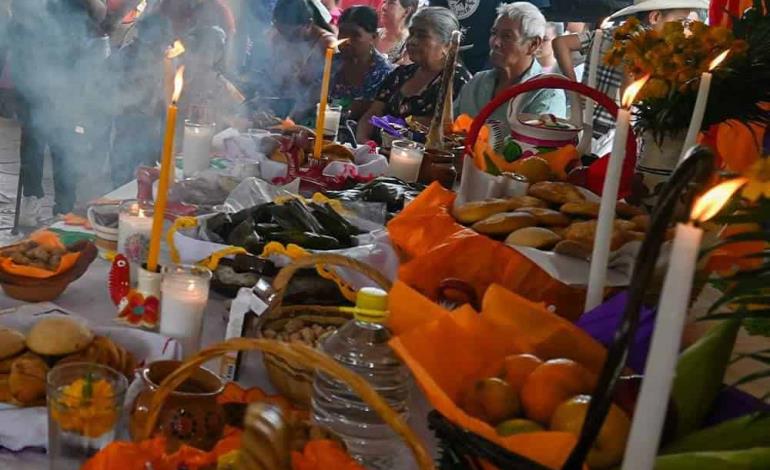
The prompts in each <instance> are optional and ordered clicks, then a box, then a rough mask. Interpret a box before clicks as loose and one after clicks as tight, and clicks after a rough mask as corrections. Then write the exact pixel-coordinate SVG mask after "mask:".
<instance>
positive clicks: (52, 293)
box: [0, 240, 97, 302]
mask: <svg viewBox="0 0 770 470" xmlns="http://www.w3.org/2000/svg"><path fill="white" fill-rule="evenodd" d="M67 248H68V249H69V250H70V251H79V252H80V257H78V260H77V262H76V263H75V265H74V266H72V268H71V269H69V270H67V271H65V272H63V273H60V274H57V275H56V276H52V277H49V278H46V279H38V278H33V277H25V276H17V275H14V274H9V273H6V272H4V271H2V270H0V288H2V289H3V292H5V294H6V295H7V296H8V297H11V298H13V299H17V300H22V301H24V302H48V301H51V300H54V299H56V298H57V297H59V296H60V295H61V294H62V292H64V290H65V289H66V288H67V286H68V285H70V284H71V283H73V282H74V281H76V280H77V279H79V278H80V276H82V275H83V274H84V273H85V272H86V270H88V267H89V266H90V265H91V263H92V262H93V261H94V259H96V254H97V250H96V246H95V245H94V244H93V243H91V242H89V241H85V240H82V241H79V242H77V243H74V244H72V245H70V246H68V247H67Z"/></svg>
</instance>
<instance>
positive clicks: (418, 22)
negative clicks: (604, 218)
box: [0, 0, 708, 223]
mask: <svg viewBox="0 0 770 470" xmlns="http://www.w3.org/2000/svg"><path fill="white" fill-rule="evenodd" d="M707 8H708V2H707V1H706V0H635V1H634V2H633V4H632V2H631V0H571V1H566V0H532V1H529V2H514V3H504V2H501V1H500V0H430V2H429V4H428V3H427V2H426V0H240V1H236V0H0V67H2V76H1V77H0V90H3V92H2V93H3V94H2V95H0V104H2V106H0V112H3V113H4V114H6V115H9V114H10V115H11V117H15V118H16V119H18V120H19V121H20V122H21V124H22V142H21V161H22V182H23V188H24V196H25V198H24V204H23V210H22V212H23V214H24V215H25V216H27V217H25V219H26V220H25V221H26V222H28V223H34V219H35V216H36V206H39V198H41V197H42V196H43V188H42V184H41V180H42V167H43V165H42V162H43V155H44V154H45V151H46V149H48V151H49V152H50V155H51V158H52V161H53V164H54V180H55V203H56V205H55V207H54V212H55V213H66V212H69V211H70V210H72V208H73V205H74V204H75V202H76V201H75V188H76V185H77V182H78V178H79V175H81V174H83V173H84V172H88V171H89V169H91V168H93V166H94V165H101V164H103V162H105V161H109V165H110V173H111V179H112V183H113V184H114V185H115V186H117V185H120V184H123V183H125V182H127V181H129V180H130V179H132V178H133V177H134V172H135V169H136V167H137V166H139V165H152V164H154V162H155V161H156V160H157V159H158V155H159V152H160V148H161V131H162V126H163V119H164V109H165V105H166V104H167V102H168V99H169V95H170V92H169V89H170V83H171V76H172V74H173V70H174V69H175V68H176V67H177V66H179V65H182V64H183V65H185V66H186V69H187V72H186V78H187V83H186V86H185V91H184V94H183V96H182V99H181V102H180V109H181V111H180V112H181V113H182V115H183V116H184V117H185V118H191V117H197V118H200V117H201V115H205V118H206V119H207V120H209V121H210V122H215V123H216V124H217V127H218V128H225V127H229V126H234V127H239V128H247V127H249V126H250V123H249V121H250V118H251V117H252V116H253V114H254V113H255V112H256V111H261V110H265V109H267V108H269V109H270V110H272V112H273V113H275V114H276V115H278V116H279V117H286V116H289V117H291V118H292V119H294V120H295V121H296V122H300V123H309V122H311V121H312V119H313V116H314V113H315V106H316V102H317V100H318V96H319V88H320V83H321V76H322V70H323V63H324V53H325V51H326V49H327V48H329V47H332V48H335V49H336V51H337V52H336V54H335V56H334V61H333V71H332V80H331V91H330V94H331V98H332V100H333V101H334V103H335V104H339V105H341V106H342V107H343V109H344V110H345V116H346V118H347V119H350V120H353V121H356V122H357V130H356V131H355V134H356V136H355V137H356V138H357V140H358V141H366V140H369V139H372V138H377V135H376V133H375V132H374V129H373V127H372V126H371V125H370V124H369V118H370V117H371V116H375V115H385V114H389V115H392V116H398V117H406V116H412V117H413V118H415V119H416V120H418V121H423V122H427V121H428V120H429V119H430V117H431V116H432V115H433V111H434V107H435V105H436V100H437V96H438V94H439V88H440V77H441V73H442V70H443V67H444V59H445V57H446V54H447V51H448V48H449V43H450V38H451V36H452V33H453V32H454V31H457V30H460V31H462V33H463V40H462V47H461V53H460V59H461V60H460V61H459V62H458V64H457V67H456V70H455V74H454V86H453V96H454V103H455V114H456V115H457V114H460V113H466V114H469V115H471V116H474V115H475V114H477V113H478V112H479V110H480V109H481V108H482V107H483V106H484V105H485V104H486V103H487V102H488V101H490V100H491V99H492V98H493V97H494V96H495V95H496V94H497V93H499V92H500V91H502V90H504V89H506V88H508V87H510V86H511V85H514V84H517V83H520V82H522V81H525V80H527V79H529V78H531V77H533V76H536V75H539V74H542V73H560V74H564V75H566V76H567V77H569V78H571V79H573V80H582V81H584V82H585V81H586V79H587V75H588V74H587V73H585V70H587V67H588V66H589V64H588V63H587V62H588V57H589V56H590V53H589V52H590V50H591V48H592V47H600V48H601V49H602V51H606V50H607V49H608V48H609V47H610V45H611V29H612V28H613V27H616V26H617V25H619V24H620V23H622V21H624V20H625V19H626V18H629V17H631V16H635V17H637V18H639V19H640V20H642V22H643V23H645V24H647V25H649V27H651V28H659V27H662V24H663V23H664V22H666V21H690V20H693V19H698V18H700V19H705V12H706V10H707ZM602 22H604V24H603V27H604V28H607V29H609V30H610V32H608V33H606V34H604V35H603V39H602V41H601V43H599V44H594V42H597V41H594V39H595V30H596V28H597V27H599V26H600V24H601V23H602ZM343 39H344V40H345V41H344V42H342V43H338V41H339V40H343ZM176 41H179V42H181V44H183V45H184V49H185V52H184V53H183V54H181V55H178V56H176V57H174V55H175V54H173V53H172V52H173V51H175V49H173V48H172V45H173V44H174V43H175V42H176ZM597 77H598V79H597V84H596V86H597V87H598V88H599V89H600V90H601V91H603V92H605V93H607V94H608V95H610V96H613V97H617V96H618V95H619V91H620V89H621V88H622V87H623V84H624V83H625V74H624V72H623V70H619V69H613V68H611V67H608V66H606V65H603V64H602V65H600V66H599V67H598V73H597ZM9 97H11V98H12V99H9ZM9 103H13V105H12V106H11V105H9ZM568 108H569V106H568V103H567V100H566V99H565V96H564V94H563V93H562V92H561V91H559V90H541V91H538V92H536V93H532V94H530V95H529V96H527V97H526V99H525V102H524V105H523V108H522V111H523V112H527V113H534V114H545V113H548V114H554V115H557V116H566V114H567V112H568ZM492 118H494V119H497V120H500V121H501V122H503V123H505V122H506V118H505V109H504V108H501V109H499V110H498V111H497V113H496V114H495V115H493V116H492ZM593 120H594V127H593V129H594V137H595V138H596V140H597V142H598V144H601V141H602V140H607V139H608V138H611V135H612V119H611V118H610V116H609V115H608V114H606V112H604V111H603V110H602V109H597V110H596V111H595V115H594V117H593ZM183 121H184V120H183V119H180V123H181V122H183ZM608 136H609V137H608Z"/></svg>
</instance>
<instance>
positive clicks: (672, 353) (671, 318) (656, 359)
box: [623, 223, 703, 470]
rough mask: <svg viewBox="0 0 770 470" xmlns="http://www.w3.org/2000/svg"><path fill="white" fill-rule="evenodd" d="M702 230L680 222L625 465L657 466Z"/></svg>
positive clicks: (633, 469) (629, 469) (629, 468)
mask: <svg viewBox="0 0 770 470" xmlns="http://www.w3.org/2000/svg"><path fill="white" fill-rule="evenodd" d="M702 236H703V230H701V229H699V228H697V227H696V226H694V225H692V224H689V223H688V224H678V225H677V226H676V237H675V238H674V244H673V247H672V249H671V258H670V259H669V261H668V270H667V272H666V280H665V284H663V291H662V293H661V296H660V303H659V304H658V313H657V316H656V319H655V331H654V332H653V335H652V342H651V343H650V352H649V354H648V355H647V365H646V366H645V370H644V380H643V381H642V387H641V390H640V392H639V399H638V400H637V402H636V410H635V412H634V421H633V423H632V424H631V433H630V435H629V438H628V443H627V445H626V449H627V451H626V455H625V458H624V460H623V470H637V469H651V468H653V467H654V466H655V457H656V456H657V453H658V444H659V442H660V435H661V433H662V431H663V423H664V420H665V417H666V408H667V407H668V401H669V400H668V396H669V394H670V393H671V384H672V383H673V379H674V372H675V369H676V361H677V358H678V357H679V345H680V342H681V338H682V330H683V329H684V321H685V318H686V317H687V315H686V312H687V305H688V303H689V300H690V290H691V289H692V280H693V274H694V273H695V263H696V262H697V261H698V248H699V247H700V241H701V237H702Z"/></svg>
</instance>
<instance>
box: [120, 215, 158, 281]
mask: <svg viewBox="0 0 770 470" xmlns="http://www.w3.org/2000/svg"><path fill="white" fill-rule="evenodd" d="M152 215H153V210H152V206H151V205H149V204H146V203H140V202H138V201H135V200H130V201H125V202H123V203H122V204H121V205H120V213H119V215H118V253H121V254H123V255H124V256H125V257H126V258H127V259H128V261H129V264H130V266H131V274H132V276H131V279H136V274H135V273H136V267H137V266H141V265H142V263H144V262H145V261H147V251H148V249H149V246H150V236H151V233H152Z"/></svg>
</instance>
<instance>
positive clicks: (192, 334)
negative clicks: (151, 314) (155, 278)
mask: <svg viewBox="0 0 770 470" xmlns="http://www.w3.org/2000/svg"><path fill="white" fill-rule="evenodd" d="M210 281H211V271H209V270H208V269H206V268H199V267H194V266H170V267H165V268H164V269H163V281H162V282H161V288H160V290H161V303H160V305H161V307H160V311H161V316H160V333H161V334H163V335H166V336H170V337H172V338H175V339H176V340H177V341H179V342H180V344H181V345H182V352H183V354H184V356H185V357H189V356H191V355H193V354H195V353H196V352H198V350H199V349H200V342H201V331H202V330H203V312H204V311H205V310H206V304H207V303H208V300H209V283H210Z"/></svg>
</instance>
